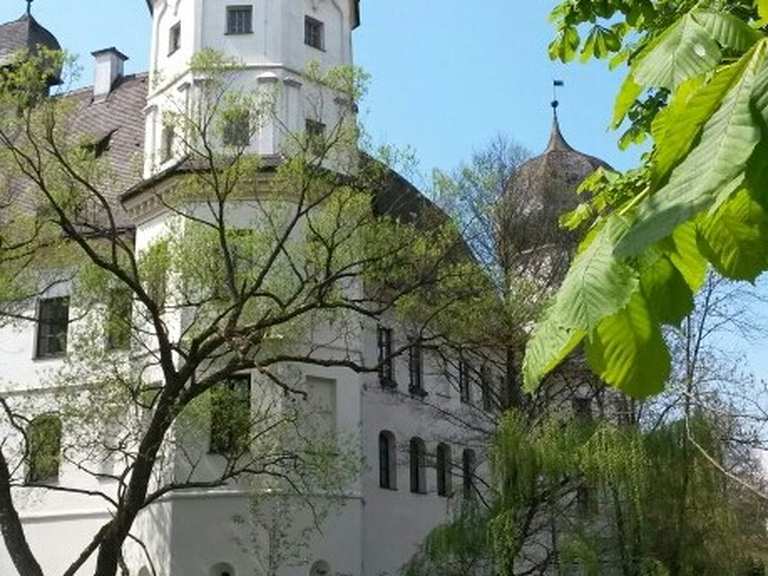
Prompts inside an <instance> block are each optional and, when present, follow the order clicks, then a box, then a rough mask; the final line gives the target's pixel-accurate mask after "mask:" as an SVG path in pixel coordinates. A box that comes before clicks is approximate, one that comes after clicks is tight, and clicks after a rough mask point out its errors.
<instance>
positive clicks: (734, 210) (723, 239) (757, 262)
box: [699, 188, 768, 282]
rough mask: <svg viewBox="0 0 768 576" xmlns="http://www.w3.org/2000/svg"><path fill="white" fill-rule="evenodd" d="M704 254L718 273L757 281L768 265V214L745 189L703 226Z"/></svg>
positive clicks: (735, 278) (701, 228) (701, 227)
mask: <svg viewBox="0 0 768 576" xmlns="http://www.w3.org/2000/svg"><path fill="white" fill-rule="evenodd" d="M699 228H700V230H701V244H702V250H703V252H704V254H705V255H706V256H707V257H708V258H709V260H710V262H712V264H713V265H714V266H715V268H716V269H717V271H718V272H720V274H722V275H723V276H725V277H727V278H732V279H734V280H748V281H750V282H752V281H754V280H755V279H756V278H757V277H758V276H759V275H760V274H761V273H762V272H763V271H764V270H765V269H766V266H767V265H768V252H767V251H766V246H768V213H766V211H765V208H763V206H762V205H761V204H760V203H759V202H757V201H756V200H755V198H754V197H753V196H752V194H751V192H750V191H749V190H748V189H746V188H742V189H741V190H739V191H738V192H737V193H736V194H734V195H733V197H732V198H731V199H730V200H728V201H727V202H726V203H724V204H723V205H722V206H721V207H720V209H719V210H717V212H715V213H714V214H712V215H709V216H708V217H707V218H705V219H704V221H703V222H702V224H701V225H700V227H699Z"/></svg>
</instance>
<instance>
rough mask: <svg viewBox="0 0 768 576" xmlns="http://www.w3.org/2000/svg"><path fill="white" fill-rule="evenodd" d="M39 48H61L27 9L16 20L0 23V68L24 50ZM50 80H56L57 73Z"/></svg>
mask: <svg viewBox="0 0 768 576" xmlns="http://www.w3.org/2000/svg"><path fill="white" fill-rule="evenodd" d="M41 48H47V49H48V50H56V51H58V50H61V45H60V44H59V41H58V40H57V39H56V37H55V36H54V35H53V34H51V33H50V32H49V31H48V30H46V29H45V28H44V27H43V26H41V25H40V24H39V23H38V21H37V20H35V18H34V16H32V14H31V13H30V11H29V10H27V12H26V13H25V14H24V15H23V16H22V17H21V18H19V19H18V20H14V21H13V22H6V23H5V24H0V68H2V67H5V66H9V65H11V64H13V59H14V58H15V57H16V56H17V55H18V54H19V53H23V52H26V53H28V54H35V53H36V52H37V51H39V50H40V49H41ZM55 76H56V77H55V78H53V79H52V80H51V83H52V84H56V83H57V82H58V78H59V74H56V75H55Z"/></svg>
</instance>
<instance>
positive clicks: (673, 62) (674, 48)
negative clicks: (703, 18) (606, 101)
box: [632, 14, 722, 90]
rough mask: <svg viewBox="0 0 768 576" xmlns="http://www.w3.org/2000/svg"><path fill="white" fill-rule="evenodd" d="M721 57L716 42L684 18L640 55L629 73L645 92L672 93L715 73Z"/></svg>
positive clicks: (691, 19)
mask: <svg viewBox="0 0 768 576" xmlns="http://www.w3.org/2000/svg"><path fill="white" fill-rule="evenodd" d="M721 57H722V54H721V52H720V47H719V46H718V45H717V42H715V40H714V39H713V38H712V37H711V36H710V35H709V33H708V32H707V31H706V30H705V29H704V28H703V27H702V26H701V25H700V24H699V23H698V22H696V20H694V18H693V16H691V15H690V14H686V15H685V16H683V17H682V18H680V20H678V21H677V22H676V23H675V24H674V25H672V26H671V27H670V28H668V29H667V30H666V31H665V32H664V33H663V34H662V35H661V36H659V38H657V39H656V40H655V41H654V42H653V43H652V44H651V45H650V46H649V47H648V48H646V49H645V50H644V51H643V52H642V53H641V55H640V56H639V59H638V60H637V61H636V62H635V63H634V64H633V66H632V72H633V74H634V77H635V80H636V81H637V83H638V84H640V85H641V86H643V87H645V88H650V87H655V88H667V89H668V90H674V89H675V88H676V87H677V86H679V85H680V84H682V83H683V82H685V81H686V80H688V79H689V78H692V77H694V76H698V75H699V74H703V73H705V72H709V71H710V70H712V69H714V68H715V66H717V64H718V63H719V62H720V58H721Z"/></svg>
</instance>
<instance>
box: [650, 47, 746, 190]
mask: <svg viewBox="0 0 768 576" xmlns="http://www.w3.org/2000/svg"><path fill="white" fill-rule="evenodd" d="M747 64H748V60H739V61H738V62H736V63H735V64H732V65H729V66H723V67H721V68H719V69H718V70H717V72H716V73H715V74H714V75H713V76H712V78H711V80H710V81H709V82H708V83H707V84H705V85H703V86H702V84H701V79H700V78H698V77H697V78H693V79H691V80H689V81H688V82H684V83H683V84H681V85H680V86H679V88H678V89H677V91H676V92H675V95H674V97H673V99H672V101H671V102H670V104H669V106H667V108H665V109H664V110H662V111H661V112H660V113H659V115H658V116H657V117H656V119H655V120H654V122H653V137H654V140H655V144H656V147H655V150H654V154H653V173H654V179H655V181H656V182H659V181H661V180H663V179H664V178H666V177H667V175H668V174H669V172H670V170H672V168H674V167H675V166H676V165H677V164H678V163H679V162H680V161H681V160H682V159H683V158H684V157H685V155H686V154H687V153H688V151H689V150H690V149H691V147H692V146H693V144H694V142H695V140H696V137H697V136H698V134H699V132H700V131H701V129H702V127H703V125H704V123H705V122H706V121H707V120H708V119H709V118H710V117H711V116H712V114H714V112H715V110H717V108H718V106H720V104H721V103H722V101H723V99H724V98H725V95H726V94H727V93H728V91H729V90H730V89H731V87H732V86H733V84H734V82H736V81H737V80H738V79H739V78H740V77H741V74H742V73H743V72H744V68H745V67H746V65H747Z"/></svg>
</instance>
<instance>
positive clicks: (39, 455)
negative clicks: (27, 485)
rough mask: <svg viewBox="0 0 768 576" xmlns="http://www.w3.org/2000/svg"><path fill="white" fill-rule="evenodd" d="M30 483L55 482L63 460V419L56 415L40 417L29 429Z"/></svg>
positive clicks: (28, 478)
mask: <svg viewBox="0 0 768 576" xmlns="http://www.w3.org/2000/svg"><path fill="white" fill-rule="evenodd" d="M27 450H28V458H29V460H28V464H29V468H28V469H27V481H28V482H33V483H35V482H55V481H56V480H58V478H59V462H60V460H61V419H59V417H58V416H56V415H55V414H45V415H43V416H38V417H37V418H35V419H34V420H32V422H30V423H29V427H28V428H27Z"/></svg>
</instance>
